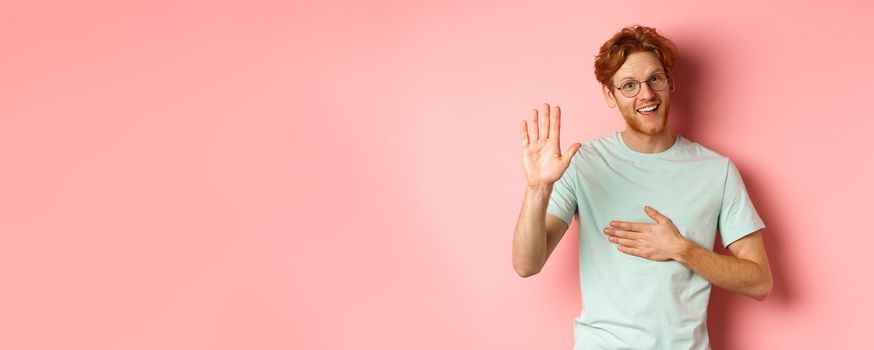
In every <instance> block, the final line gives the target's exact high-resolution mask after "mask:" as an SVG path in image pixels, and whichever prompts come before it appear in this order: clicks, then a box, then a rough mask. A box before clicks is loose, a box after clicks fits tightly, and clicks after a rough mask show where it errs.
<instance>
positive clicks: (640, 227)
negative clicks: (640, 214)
mask: <svg viewBox="0 0 874 350" xmlns="http://www.w3.org/2000/svg"><path fill="white" fill-rule="evenodd" d="M649 225H650V224H644V223H639V222H628V221H616V220H613V221H610V226H611V227H615V228H619V229H623V230H627V231H635V232H647V231H649Z"/></svg>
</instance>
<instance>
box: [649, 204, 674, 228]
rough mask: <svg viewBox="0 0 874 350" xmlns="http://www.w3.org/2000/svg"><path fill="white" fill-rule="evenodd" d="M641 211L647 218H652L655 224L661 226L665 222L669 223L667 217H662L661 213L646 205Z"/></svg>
mask: <svg viewBox="0 0 874 350" xmlns="http://www.w3.org/2000/svg"><path fill="white" fill-rule="evenodd" d="M643 211H645V212H646V215H649V217H651V218H653V220H655V221H656V222H657V223H660V224H662V223H665V222H666V221H670V219H668V217H667V216H664V215H662V213H659V212H658V210H655V209H653V207H651V206H648V205H647V206H645V207H643Z"/></svg>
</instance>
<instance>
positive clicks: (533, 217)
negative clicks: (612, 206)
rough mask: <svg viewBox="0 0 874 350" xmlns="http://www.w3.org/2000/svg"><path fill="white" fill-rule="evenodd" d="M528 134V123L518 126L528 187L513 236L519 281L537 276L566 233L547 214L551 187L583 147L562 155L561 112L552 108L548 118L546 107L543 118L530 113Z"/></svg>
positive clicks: (562, 225) (563, 226) (545, 106)
mask: <svg viewBox="0 0 874 350" xmlns="http://www.w3.org/2000/svg"><path fill="white" fill-rule="evenodd" d="M533 112H534V113H533V114H532V120H531V123H530V124H531V132H530V135H529V129H528V124H529V123H528V122H527V121H523V122H522V124H521V125H520V126H521V127H520V129H519V131H520V134H521V136H522V137H521V138H522V167H523V169H524V170H525V178H526V180H527V182H528V187H527V189H526V190H525V201H524V202H523V203H522V211H521V212H520V213H519V219H518V220H517V222H516V229H515V230H514V233H513V269H515V270H516V273H518V274H519V275H520V276H522V277H528V276H531V275H534V274H537V273H538V272H540V270H541V269H542V268H543V265H544V264H546V259H547V258H549V255H550V254H551V253H552V250H553V249H555V246H556V245H557V244H558V241H559V240H561V237H562V236H564V233H565V231H567V227H568V223H565V222H564V221H562V219H560V218H558V217H556V216H553V215H551V214H547V213H546V210H547V207H548V206H549V197H550V195H551V194H552V190H553V184H555V183H556V182H557V181H558V180H559V179H561V177H562V175H563V174H564V172H565V170H567V168H568V166H570V162H571V158H572V157H573V155H574V153H576V151H577V150H578V149H579V148H580V146H582V145H581V144H579V143H576V144H573V145H571V147H570V148H568V153H566V154H565V155H562V154H561V148H560V147H559V132H560V131H559V130H560V129H561V126H560V123H561V109H560V108H559V107H558V106H555V112H554V113H552V114H550V107H549V104H547V103H544V104H543V118H539V117H538V111H537V110H536V109H535V110H533Z"/></svg>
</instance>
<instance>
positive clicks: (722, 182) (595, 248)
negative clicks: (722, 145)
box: [513, 26, 772, 350]
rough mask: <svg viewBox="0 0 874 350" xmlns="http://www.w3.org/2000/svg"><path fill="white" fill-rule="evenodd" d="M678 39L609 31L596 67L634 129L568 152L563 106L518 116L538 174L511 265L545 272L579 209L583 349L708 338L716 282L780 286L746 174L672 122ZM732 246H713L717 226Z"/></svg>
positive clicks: (705, 343) (529, 169)
mask: <svg viewBox="0 0 874 350" xmlns="http://www.w3.org/2000/svg"><path fill="white" fill-rule="evenodd" d="M676 58H677V49H676V47H675V46H674V44H673V43H672V42H671V41H670V40H668V39H667V38H665V37H663V36H661V35H660V34H659V33H657V32H656V30H655V29H653V28H648V27H642V26H632V27H628V28H624V29H622V30H621V31H619V32H618V33H616V34H615V35H614V36H613V37H612V38H611V39H610V40H608V41H607V42H605V43H604V45H603V46H602V47H601V49H600V52H599V54H598V55H597V57H596V60H595V77H596V78H597V80H598V81H599V82H600V83H601V85H602V88H603V89H602V90H603V94H604V98H605V100H606V102H607V104H608V105H609V106H610V107H611V108H612V107H615V108H617V109H618V110H619V112H620V114H621V115H622V117H623V118H624V120H625V124H626V127H625V130H623V131H621V132H620V131H617V132H615V133H613V134H611V135H607V136H603V137H600V138H597V139H594V140H591V141H588V142H586V143H584V144H580V143H576V144H573V145H571V146H570V148H569V149H568V151H567V152H566V153H565V154H564V155H562V154H561V146H560V144H559V130H560V121H561V110H560V109H559V107H558V106H554V107H552V108H551V107H550V106H549V105H548V104H543V107H542V111H540V112H538V110H536V109H535V110H533V114H532V119H531V120H530V124H529V122H528V121H523V122H522V123H521V124H520V131H521V138H522V165H523V168H524V171H525V177H526V179H527V183H528V186H527V188H526V191H525V198H524V202H523V204H522V210H521V213H520V214H519V219H518V222H517V223H516V229H515V232H514V234H513V267H514V269H515V270H516V272H517V273H518V274H519V275H520V276H522V277H528V276H531V275H534V274H536V273H538V272H539V271H541V269H542V268H543V266H544V264H545V263H546V260H547V259H548V258H549V255H550V254H551V253H552V251H553V250H554V249H555V247H556V245H557V244H558V242H559V240H561V238H562V237H563V236H564V234H565V231H566V230H567V229H568V227H569V226H570V224H571V222H572V220H573V218H574V217H576V218H577V221H578V223H579V264H580V265H579V266H580V268H579V271H580V287H581V289H582V303H583V310H582V312H581V313H580V315H579V317H577V318H576V319H574V324H573V329H574V339H575V342H574V349H576V350H582V349H709V348H710V344H709V338H708V334H707V324H706V319H707V305H708V302H709V298H710V287H711V284H714V285H716V286H719V287H721V288H724V289H727V290H729V291H732V292H736V293H739V294H742V295H745V296H748V297H751V298H754V299H756V300H764V299H765V298H766V297H767V296H768V294H770V292H771V285H772V282H771V269H770V266H769V263H768V257H767V255H766V253H765V248H764V245H763V243H762V232H763V229H764V227H765V225H764V223H763V221H762V220H761V218H760V217H759V215H758V214H757V212H756V209H755V208H754V207H753V204H752V202H751V201H750V198H749V195H748V194H747V191H746V188H745V186H744V183H743V181H742V179H741V177H740V173H739V172H738V170H737V168H736V167H735V165H734V163H733V162H732V161H731V160H730V159H729V158H728V157H726V156H723V155H721V154H718V153H716V152H714V151H712V150H710V149H708V148H706V147H704V146H702V145H700V144H698V143H696V142H692V141H690V140H688V139H686V138H685V137H683V136H682V135H679V134H676V135H675V134H674V133H672V132H671V130H670V129H669V128H668V111H669V108H670V104H671V93H672V92H673V91H674V81H673V79H672V77H671V69H672V68H673V65H674V62H675V61H676ZM717 231H718V232H719V234H720V237H721V239H722V242H721V243H722V244H723V246H725V247H726V248H727V249H728V250H729V251H730V252H731V253H732V254H733V256H730V255H724V254H718V253H715V252H713V245H714V242H715V240H716V232H717Z"/></svg>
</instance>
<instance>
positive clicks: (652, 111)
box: [637, 103, 661, 117]
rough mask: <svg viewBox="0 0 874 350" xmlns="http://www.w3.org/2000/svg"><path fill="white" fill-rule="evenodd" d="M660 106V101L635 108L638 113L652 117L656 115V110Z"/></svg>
mask: <svg viewBox="0 0 874 350" xmlns="http://www.w3.org/2000/svg"><path fill="white" fill-rule="evenodd" d="M660 106H661V104H660V103H656V104H651V105H648V106H645V107H641V108H638V109H637V113H638V114H640V115H643V116H647V117H653V116H655V115H656V112H657V111H658V109H659V107H660Z"/></svg>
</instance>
